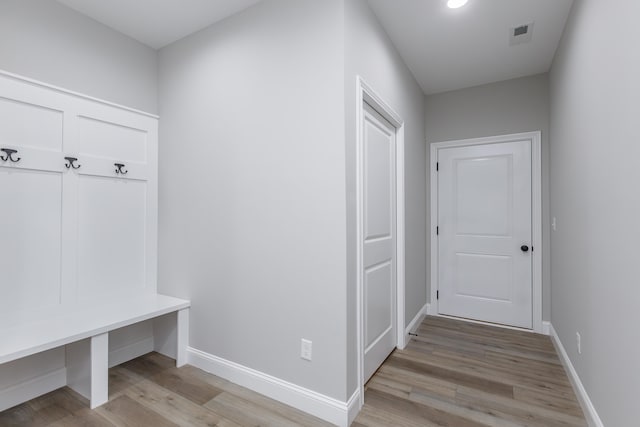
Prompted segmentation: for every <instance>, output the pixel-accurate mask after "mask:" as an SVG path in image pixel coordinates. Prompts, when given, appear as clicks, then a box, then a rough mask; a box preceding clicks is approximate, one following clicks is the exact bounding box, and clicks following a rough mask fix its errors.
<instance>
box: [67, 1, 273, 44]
mask: <svg viewBox="0 0 640 427" xmlns="http://www.w3.org/2000/svg"><path fill="white" fill-rule="evenodd" d="M259 1H260V0H108V1H105V0H58V2H60V3H62V4H64V5H66V6H68V7H70V8H72V9H75V10H76V11H78V12H80V13H82V14H84V15H87V16H89V17H90V18H93V19H95V20H96V21H99V22H101V23H103V24H105V25H107V26H109V27H111V28H113V29H114V30H116V31H119V32H121V33H123V34H126V35H127V36H129V37H131V38H134V39H136V40H138V41H140V42H142V43H144V44H146V45H147V46H150V47H152V48H154V49H159V48H161V47H164V46H166V45H168V44H171V43H173V42H174V41H176V40H179V39H181V38H183V37H185V36H188V35H189V34H191V33H193V32H195V31H198V30H201V29H203V28H205V27H208V26H209V25H211V24H213V23H214V22H217V21H220V20H222V19H224V18H226V17H228V16H230V15H233V14H234V13H237V12H239V11H241V10H243V9H246V8H247V7H249V6H252V5H254V4H256V3H258V2H259Z"/></svg>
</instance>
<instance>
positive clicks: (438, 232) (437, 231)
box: [436, 226, 440, 236]
mask: <svg viewBox="0 0 640 427" xmlns="http://www.w3.org/2000/svg"><path fill="white" fill-rule="evenodd" d="M439 235H440V227H438V226H436V236H439Z"/></svg>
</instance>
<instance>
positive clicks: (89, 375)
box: [0, 294, 190, 408]
mask: <svg viewBox="0 0 640 427" xmlns="http://www.w3.org/2000/svg"><path fill="white" fill-rule="evenodd" d="M189 307H190V302H189V301H187V300H183V299H178V298H174V297H169V296H165V295H159V294H149V295H140V296H135V297H130V298H127V299H123V300H111V301H106V302H96V303H92V304H84V305H79V306H77V307H74V308H73V309H69V308H66V309H64V310H62V309H60V310H57V311H53V312H51V311H50V312H46V313H41V314H34V315H31V316H29V317H28V318H20V319H18V320H16V318H15V317H14V319H12V321H9V322H7V323H8V324H7V323H5V325H4V326H1V327H0V364H3V363H7V362H11V361H14V360H17V359H20V358H23V357H27V356H31V355H33V354H36V353H40V352H43V351H47V350H50V349H53V348H56V347H61V346H66V355H67V357H66V359H67V367H66V368H67V385H68V386H69V387H71V388H73V389H74V390H76V391H77V392H79V393H80V394H81V395H83V396H85V397H87V398H88V399H89V400H90V404H91V407H92V408H95V407H96V406H99V405H101V404H103V403H105V402H106V401H107V397H108V390H107V386H108V368H109V367H108V352H109V348H108V342H109V341H108V334H109V332H110V331H113V330H115V329H119V328H123V327H126V326H130V325H133V324H134V323H138V322H143V321H145V320H150V319H154V318H157V317H160V316H163V315H166V314H169V313H174V312H175V313H177V321H176V324H175V329H173V331H172V333H174V334H175V345H176V365H177V366H182V365H183V364H185V363H186V348H187V340H188V336H187V335H188V319H189V317H188V310H189Z"/></svg>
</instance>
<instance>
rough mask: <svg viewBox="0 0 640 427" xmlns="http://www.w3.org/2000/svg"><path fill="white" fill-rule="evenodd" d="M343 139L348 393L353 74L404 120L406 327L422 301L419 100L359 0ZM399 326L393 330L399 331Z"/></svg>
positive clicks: (352, 362) (352, 326)
mask: <svg viewBox="0 0 640 427" xmlns="http://www.w3.org/2000/svg"><path fill="white" fill-rule="evenodd" d="M344 3H345V51H344V52H345V92H344V96H345V118H346V123H345V125H346V126H345V135H346V154H347V194H348V197H347V200H348V233H347V241H348V248H349V249H348V257H349V258H348V265H349V269H348V283H349V284H348V366H349V367H348V369H349V379H348V393H347V394H348V395H350V394H351V393H352V392H353V391H354V390H355V388H356V386H357V379H358V377H357V350H356V304H357V301H356V272H357V263H356V252H355V251H356V219H357V216H356V202H357V199H356V193H355V192H356V185H355V182H356V181H355V180H356V170H355V165H356V76H357V75H360V76H361V77H362V78H363V79H364V80H365V81H366V82H367V83H368V84H369V85H370V86H372V87H373V88H374V90H375V91H376V92H378V93H379V94H380V96H382V97H383V98H384V100H385V101H386V102H387V103H388V104H389V105H391V106H392V107H393V108H394V109H395V111H396V112H397V113H398V114H399V115H400V116H401V117H402V119H403V120H404V121H405V178H404V179H405V197H406V202H405V212H406V215H405V222H406V246H405V253H406V264H405V269H406V301H405V304H406V308H405V322H406V323H405V324H408V323H409V322H410V321H411V320H412V319H413V318H414V317H415V315H416V314H417V313H418V312H419V310H420V309H421V308H422V307H423V306H424V304H425V303H426V301H427V294H426V265H425V257H426V252H425V247H426V234H425V233H426V231H425V215H426V187H425V135H424V105H423V102H424V96H423V93H422V90H421V89H420V86H419V85H418V83H417V82H416V80H415V79H414V78H413V75H412V74H411V72H410V71H409V69H408V68H407V67H406V65H405V64H404V62H403V61H402V59H401V58H400V56H399V54H398V53H397V51H396V49H395V48H394V46H393V44H392V43H391V41H390V39H389V37H388V36H387V35H386V33H385V31H384V30H383V28H382V26H381V25H380V24H379V22H378V20H377V18H376V16H375V15H374V13H373V12H372V10H371V9H370V8H369V6H368V4H367V2H366V1H365V0H346V1H345V2H344ZM404 326H405V325H400V328H399V330H400V331H402V332H403V331H404Z"/></svg>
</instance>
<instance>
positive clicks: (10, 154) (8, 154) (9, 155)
mask: <svg viewBox="0 0 640 427" xmlns="http://www.w3.org/2000/svg"><path fill="white" fill-rule="evenodd" d="M0 151H2V152H4V153H5V154H6V156H2V155H0V159H2V161H3V162H6V161H7V160H11V161H12V162H13V163H18V162H19V161H20V160H21V159H22V157H18V158H17V159H14V158H13V155H14V154H17V153H18V150H12V149H11V148H0Z"/></svg>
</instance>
